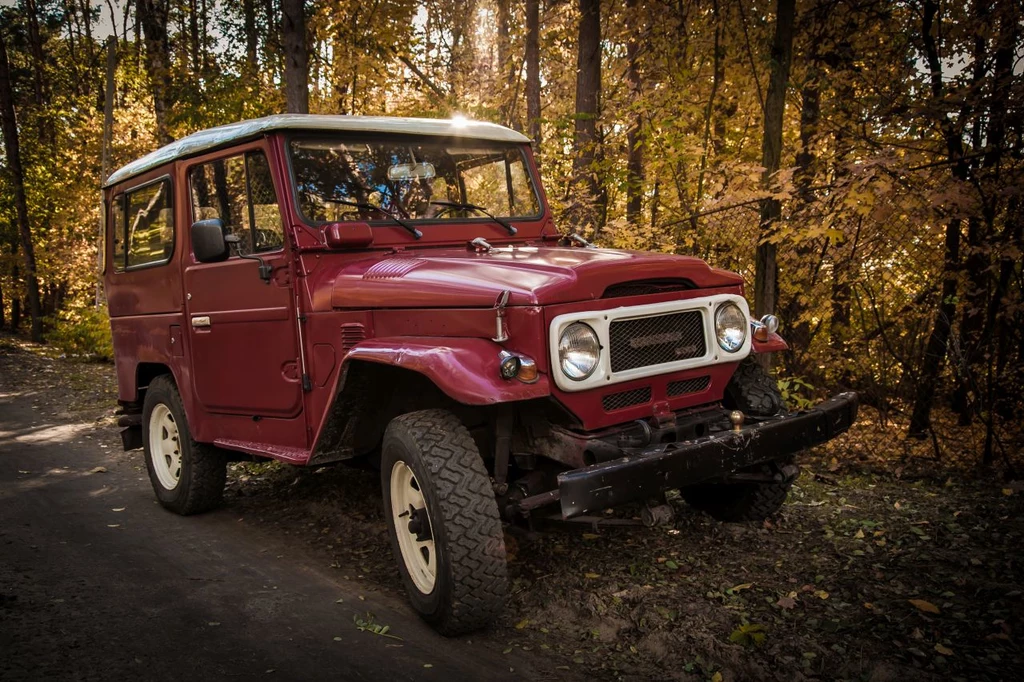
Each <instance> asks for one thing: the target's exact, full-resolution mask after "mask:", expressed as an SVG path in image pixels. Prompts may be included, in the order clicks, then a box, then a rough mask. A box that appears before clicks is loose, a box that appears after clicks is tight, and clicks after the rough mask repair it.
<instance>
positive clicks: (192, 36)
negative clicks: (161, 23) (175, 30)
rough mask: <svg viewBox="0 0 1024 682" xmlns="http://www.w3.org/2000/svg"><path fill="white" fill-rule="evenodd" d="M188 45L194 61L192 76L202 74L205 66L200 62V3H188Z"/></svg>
mask: <svg viewBox="0 0 1024 682" xmlns="http://www.w3.org/2000/svg"><path fill="white" fill-rule="evenodd" d="M188 44H189V55H190V57H191V59H192V74H193V75H198V74H200V73H202V70H203V64H202V62H201V61H200V60H199V2H198V0H189V2H188Z"/></svg>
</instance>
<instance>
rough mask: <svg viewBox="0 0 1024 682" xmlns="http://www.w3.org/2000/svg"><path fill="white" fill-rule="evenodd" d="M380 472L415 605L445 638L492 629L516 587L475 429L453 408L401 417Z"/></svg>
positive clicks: (387, 436) (391, 429) (391, 430)
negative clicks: (510, 582) (511, 579)
mask: <svg viewBox="0 0 1024 682" xmlns="http://www.w3.org/2000/svg"><path fill="white" fill-rule="evenodd" d="M380 471H381V484H382V487H383V489H384V516H385V517H386V518H387V522H388V535H389V536H390V538H391V547H392V550H393V551H394V554H395V559H396V560H397V562H398V566H399V571H400V572H401V575H402V582H403V583H404V584H405V588H406V591H407V592H408V595H409V601H410V602H411V603H412V606H413V608H414V609H416V611H417V612H418V613H419V614H420V616H421V617H422V618H423V619H424V620H426V621H427V622H429V623H431V624H432V625H433V626H434V629H436V630H437V631H438V632H439V633H441V634H442V635H445V636H453V635H459V634H463V633H466V632H472V631H473V630H478V629H480V628H482V627H484V626H486V625H488V624H489V623H490V622H491V621H492V620H493V619H494V618H495V617H496V616H497V615H498V614H499V613H500V612H501V610H502V608H503V607H504V604H505V595H506V592H507V590H508V573H507V567H506V564H505V539H504V534H503V533H502V528H501V520H500V518H499V516H498V505H497V503H496V502H495V499H494V492H493V490H492V488H491V480H490V477H489V476H488V474H487V470H486V469H485V468H484V463H483V460H482V459H481V458H480V453H479V451H478V450H477V447H476V444H475V443H474V442H473V438H472V436H470V434H469V431H468V430H467V429H466V427H465V426H463V425H462V422H460V421H459V419H458V417H456V416H455V415H453V414H452V413H451V412H448V411H447V410H422V411H419V412H411V413H409V414H404V415H401V416H399V417H396V418H395V419H393V420H392V421H391V423H390V424H389V425H388V428H387V431H386V432H385V433H384V443H383V448H382V453H381V467H380Z"/></svg>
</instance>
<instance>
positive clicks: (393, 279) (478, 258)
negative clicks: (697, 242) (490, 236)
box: [331, 245, 743, 308]
mask: <svg viewBox="0 0 1024 682" xmlns="http://www.w3.org/2000/svg"><path fill="white" fill-rule="evenodd" d="M649 279H686V280H689V281H691V282H693V284H695V285H696V286H697V287H698V288H702V289H703V288H708V287H729V286H739V285H741V284H742V282H743V279H742V278H741V277H740V276H739V275H736V274H733V273H731V272H726V271H724V270H717V269H714V268H710V267H708V265H707V264H706V263H705V262H704V261H702V260H700V259H699V258H692V257H689V256H674V255H669V254H659V253H647V252H639V251H617V250H610V249H584V248H576V247H573V248H563V247H543V246H542V247H533V246H518V245H517V246H514V247H501V248H495V249H493V250H491V251H489V252H486V253H474V252H472V251H469V250H466V249H438V250H436V251H435V250H423V251H408V252H404V253H399V254H395V255H393V256H388V257H385V258H380V257H374V258H367V259H366V260H360V261H355V262H349V263H346V264H345V266H344V267H343V268H342V269H341V271H340V272H339V273H338V274H337V276H336V277H335V279H334V287H333V290H332V292H331V303H332V305H333V306H334V307H336V308H374V307H381V305H382V304H383V305H384V306H386V307H389V308H436V307H458V308H470V307H491V306H493V305H494V301H495V299H496V298H497V297H498V295H499V294H500V293H501V292H502V291H504V290H506V289H507V290H508V291H509V292H510V294H511V296H510V297H509V305H513V306H515V305H519V306H522V305H550V304H557V303H570V302H573V301H585V300H590V299H597V298H601V296H602V295H603V294H604V290H605V289H606V288H607V287H608V286H610V285H612V284H617V283H620V282H629V281H634V280H649Z"/></svg>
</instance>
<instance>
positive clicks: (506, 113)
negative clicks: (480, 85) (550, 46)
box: [493, 0, 516, 125]
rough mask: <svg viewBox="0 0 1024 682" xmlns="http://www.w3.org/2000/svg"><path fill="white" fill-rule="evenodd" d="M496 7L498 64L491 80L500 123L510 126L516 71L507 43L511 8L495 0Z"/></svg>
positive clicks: (501, 1) (505, 0) (507, 4)
mask: <svg viewBox="0 0 1024 682" xmlns="http://www.w3.org/2000/svg"><path fill="white" fill-rule="evenodd" d="M496 4H497V6H498V40H497V42H498V64H497V68H496V69H494V73H493V78H494V81H495V86H497V88H499V89H500V92H501V99H500V104H499V109H500V110H501V119H502V121H501V122H502V123H503V124H505V125H510V124H511V121H512V116H513V111H515V101H514V100H513V99H512V83H513V81H514V78H515V74H516V69H515V66H514V65H513V59H512V45H511V43H510V42H509V23H510V22H511V13H512V11H511V7H509V0H497V2H496Z"/></svg>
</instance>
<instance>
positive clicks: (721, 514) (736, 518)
mask: <svg viewBox="0 0 1024 682" xmlns="http://www.w3.org/2000/svg"><path fill="white" fill-rule="evenodd" d="M749 471H750V473H769V472H771V471H772V467H771V466H769V465H761V466H758V467H754V468H753V469H751V470H749ZM792 487H793V480H792V479H790V480H784V481H773V482H771V483H755V482H747V483H701V484H699V485H693V486H689V487H687V488H683V489H682V490H680V491H679V492H680V493H681V494H682V496H683V499H684V500H686V503H687V504H689V505H690V506H691V507H693V508H694V509H698V510H700V511H702V512H704V513H706V514H708V515H709V516H711V517H712V518H714V519H717V520H719V521H727V522H732V523H742V522H747V521H764V520H765V519H770V518H771V517H773V516H775V515H776V514H777V513H778V512H779V510H780V509H782V505H783V504H784V503H785V502H786V497H787V496H788V495H789V489H790V488H792Z"/></svg>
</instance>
